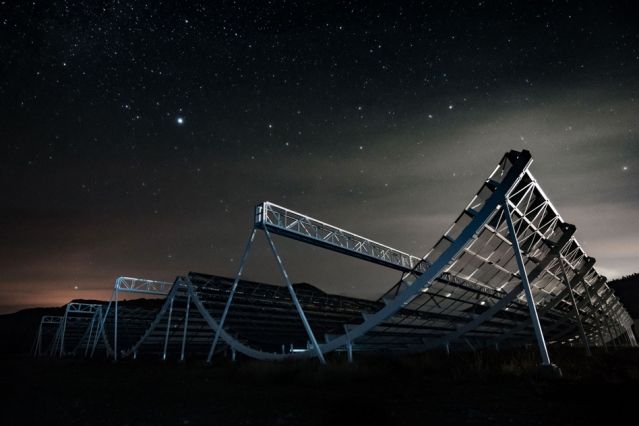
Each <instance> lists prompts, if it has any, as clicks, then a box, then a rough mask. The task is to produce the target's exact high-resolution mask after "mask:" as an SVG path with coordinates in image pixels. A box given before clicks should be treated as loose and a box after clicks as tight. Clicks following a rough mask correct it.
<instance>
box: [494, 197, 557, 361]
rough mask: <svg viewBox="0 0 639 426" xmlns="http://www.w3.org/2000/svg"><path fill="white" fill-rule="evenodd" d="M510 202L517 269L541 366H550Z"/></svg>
mask: <svg viewBox="0 0 639 426" xmlns="http://www.w3.org/2000/svg"><path fill="white" fill-rule="evenodd" d="M509 203H510V201H509V200H508V198H505V199H504V204H503V207H504V210H505V211H504V213H505V214H504V216H505V217H506V223H507V224H508V233H509V234H510V242H511V243H512V246H513V251H514V252H515V260H516V261H517V267H518V268H519V275H520V277H521V285H522V287H523V289H524V293H525V294H526V301H527V302H528V309H529V311H530V320H531V321H532V325H533V328H534V330H535V337H536V338H537V345H538V346H539V353H540V355H541V364H542V365H544V366H548V365H550V356H549V355H548V348H546V340H545V339H544V333H543V331H542V329H541V324H540V323H539V316H538V315H537V308H536V306H535V299H534V298H533V294H532V290H531V288H530V283H529V282H528V275H527V274H526V266H525V265H524V259H523V257H522V256H521V249H520V248H519V241H518V240H517V233H516V231H515V226H514V225H513V221H512V218H511V216H510V214H511V210H510V206H509Z"/></svg>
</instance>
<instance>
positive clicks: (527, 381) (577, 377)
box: [0, 348, 639, 425]
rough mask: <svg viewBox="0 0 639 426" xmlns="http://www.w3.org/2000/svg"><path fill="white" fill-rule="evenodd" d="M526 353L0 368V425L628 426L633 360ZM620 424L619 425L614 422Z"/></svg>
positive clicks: (626, 355) (5, 363) (21, 363)
mask: <svg viewBox="0 0 639 426" xmlns="http://www.w3.org/2000/svg"><path fill="white" fill-rule="evenodd" d="M551 355H552V357H553V361H554V362H555V363H556V364H558V365H559V366H560V367H561V368H562V370H563V373H564V375H563V378H561V379H554V380H553V379H547V378H544V377H542V376H540V375H539V374H538V370H537V368H536V365H537V354H536V353H535V352H534V351H532V350H529V351H516V352H505V351H502V352H499V353H498V352H476V353H461V354H452V355H451V356H446V355H445V354H442V353H429V354H424V355H419V356H408V357H401V358H400V357H379V356H377V357H372V356H362V355H359V356H357V359H356V362H355V363H353V364H348V363H346V362H345V361H344V360H343V359H342V358H341V357H339V356H335V357H333V358H330V359H329V365H328V366H320V365H318V364H317V363H316V362H314V361H303V362H299V361H298V362H284V363H265V362H256V361H251V360H246V359H244V360H242V359H240V360H238V362H236V363H234V364H230V363H228V362H227V361H225V360H218V361H216V362H215V363H214V364H213V365H212V366H205V365H203V364H202V363H200V362H191V363H186V364H178V363H176V362H171V361H167V362H161V361H149V360H147V361H125V362H120V363H118V364H112V363H110V362H107V361H102V362H99V361H91V362H88V361H80V360H77V361H74V360H58V361H47V360H32V359H27V358H20V357H8V358H5V359H3V360H2V375H1V379H0V380H1V381H2V389H3V394H4V395H5V396H4V397H2V399H1V400H2V402H1V404H2V411H1V412H2V421H0V423H1V424H2V425H19V424H43V425H53V424H64V425H85V424H87V425H89V424H95V425H226V424H229V425H236V424H237V425H262V424H264V425H302V424H303V425H326V424H353V425H370V424H387V425H395V424H411V425H412V424H439V425H442V424H444V425H446V424H482V425H483V424H486V425H489V424H490V425H495V424H513V425H546V424H558V425H559V424H561V425H569V424H574V425H583V424H606V425H612V424H615V423H621V422H624V423H626V422H629V423H635V422H636V420H633V419H636V413H637V406H636V405H634V404H636V403H637V402H638V397H639V350H633V349H624V350H619V351H610V352H607V353H605V352H597V353H595V356H593V357H592V358H587V357H586V356H585V355H584V353H583V350H580V349H576V348H574V349H566V350H561V351H553V352H552V354H551ZM627 417H628V418H629V419H630V420H624V418H627Z"/></svg>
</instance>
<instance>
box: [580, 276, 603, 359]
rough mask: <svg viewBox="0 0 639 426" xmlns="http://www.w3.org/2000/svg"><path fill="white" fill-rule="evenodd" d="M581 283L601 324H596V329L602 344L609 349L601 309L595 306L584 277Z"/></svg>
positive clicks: (596, 318)
mask: <svg viewBox="0 0 639 426" xmlns="http://www.w3.org/2000/svg"><path fill="white" fill-rule="evenodd" d="M581 284H582V285H583V286H584V292H585V293H586V298H587V299H588V303H589V304H590V308H591V309H592V313H593V315H594V317H595V321H596V322H597V323H599V326H596V327H595V330H596V331H597V334H598V335H599V340H600V341H601V345H602V346H603V347H604V350H606V351H608V346H607V345H606V339H604V336H603V332H602V328H603V327H602V325H601V324H602V321H601V317H600V316H599V310H598V309H597V308H596V307H595V304H594V303H593V301H592V299H591V298H590V291H589V290H588V284H587V283H586V281H585V280H584V279H582V280H581Z"/></svg>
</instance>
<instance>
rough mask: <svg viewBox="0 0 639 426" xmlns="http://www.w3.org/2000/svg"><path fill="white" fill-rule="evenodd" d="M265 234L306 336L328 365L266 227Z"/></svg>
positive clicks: (321, 360)
mask: <svg viewBox="0 0 639 426" xmlns="http://www.w3.org/2000/svg"><path fill="white" fill-rule="evenodd" d="M264 234H265V235H266V241H268V245H269V247H270V248H271V251H272V252H273V256H275V260H277V265H278V267H279V269H280V272H281V273H282V277H284V281H285V282H286V287H287V288H288V292H289V293H290V295H291V299H292V300H293V304H294V305H295V309H297V313H298V314H299V316H300V318H301V320H302V323H303V324H304V328H305V329H306V334H307V335H308V338H309V339H310V340H311V343H312V344H313V347H314V348H315V353H316V354H317V358H318V359H319V360H320V362H321V363H322V364H326V360H325V359H324V354H323V353H322V349H320V346H319V344H318V343H317V339H315V335H314V334H313V330H312V329H311V325H310V324H309V323H308V320H307V319H306V315H305V314H304V310H303V309H302V305H300V302H299V300H298V299H297V294H295V290H294V289H293V284H292V283H291V280H290V279H289V277H288V273H287V272H286V269H284V264H283V263H282V258H280V255H279V254H278V253H277V249H276V248H275V243H273V240H272V239H271V234H270V233H269V232H268V229H266V227H265V228H264Z"/></svg>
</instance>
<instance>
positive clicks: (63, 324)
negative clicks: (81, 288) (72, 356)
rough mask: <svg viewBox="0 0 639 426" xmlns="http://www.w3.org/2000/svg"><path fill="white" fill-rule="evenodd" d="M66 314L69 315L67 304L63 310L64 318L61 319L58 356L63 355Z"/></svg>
mask: <svg viewBox="0 0 639 426" xmlns="http://www.w3.org/2000/svg"><path fill="white" fill-rule="evenodd" d="M67 315H69V305H67V309H66V311H65V312H64V319H63V320H62V328H61V330H62V333H61V334H60V358H62V355H64V335H65V333H66V331H67Z"/></svg>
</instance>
